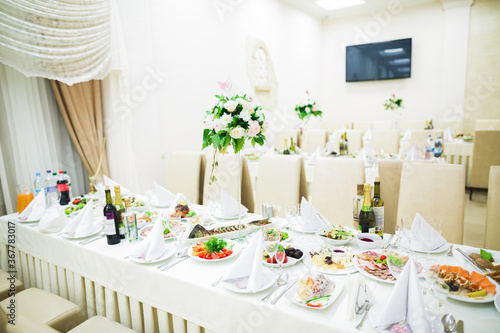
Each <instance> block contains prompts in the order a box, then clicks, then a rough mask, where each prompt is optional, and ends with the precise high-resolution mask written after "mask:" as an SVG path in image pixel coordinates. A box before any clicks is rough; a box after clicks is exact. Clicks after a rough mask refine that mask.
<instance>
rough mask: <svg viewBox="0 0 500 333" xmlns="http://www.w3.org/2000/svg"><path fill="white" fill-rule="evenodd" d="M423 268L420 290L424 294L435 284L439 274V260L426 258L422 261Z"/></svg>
mask: <svg viewBox="0 0 500 333" xmlns="http://www.w3.org/2000/svg"><path fill="white" fill-rule="evenodd" d="M422 265H423V269H424V279H423V280H421V281H423V283H422V291H423V293H424V296H425V295H426V294H427V292H428V291H429V290H431V289H432V287H433V286H434V284H436V282H437V279H438V276H439V262H438V261H437V260H434V259H429V260H426V261H424V262H423V263H422Z"/></svg>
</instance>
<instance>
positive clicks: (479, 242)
mask: <svg viewBox="0 0 500 333" xmlns="http://www.w3.org/2000/svg"><path fill="white" fill-rule="evenodd" d="M487 197H488V195H487V192H486V191H474V193H473V194H472V200H469V191H468V190H466V191H465V211H464V245H469V246H474V247H483V246H484V232H485V231H484V230H485V225H486V199H487Z"/></svg>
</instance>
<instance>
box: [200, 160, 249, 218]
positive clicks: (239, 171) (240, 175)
mask: <svg viewBox="0 0 500 333" xmlns="http://www.w3.org/2000/svg"><path fill="white" fill-rule="evenodd" d="M238 158H239V159H240V161H239V162H238ZM212 160H213V157H209V158H208V159H207V166H206V168H205V177H204V184H203V204H204V205H206V204H207V202H208V200H209V198H210V197H211V196H212V197H213V196H217V197H218V196H219V195H220V189H221V188H222V189H224V190H225V191H226V192H227V193H228V194H229V195H231V196H232V197H233V198H235V199H236V200H238V179H239V180H240V191H241V204H242V205H243V206H245V207H246V208H248V211H249V212H251V213H253V212H254V209H255V208H254V207H255V202H254V197H253V187H252V181H251V179H250V172H249V170H248V164H247V159H246V158H244V157H243V156H241V155H238V154H218V155H217V157H216V160H217V162H218V166H217V168H216V170H215V173H214V175H215V177H216V178H217V180H216V181H215V182H213V183H212V184H211V185H210V184H209V183H210V176H211V172H212ZM238 163H239V164H238Z"/></svg>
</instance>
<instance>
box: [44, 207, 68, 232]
mask: <svg viewBox="0 0 500 333" xmlns="http://www.w3.org/2000/svg"><path fill="white" fill-rule="evenodd" d="M66 224H68V218H67V217H66V214H64V207H61V206H59V205H57V206H56V205H54V206H52V207H50V208H48V209H47V210H46V211H45V214H43V216H42V218H41V219H40V223H39V224H38V230H39V231H40V232H45V233H53V232H59V231H61V230H62V229H63V228H64V227H65V226H66Z"/></svg>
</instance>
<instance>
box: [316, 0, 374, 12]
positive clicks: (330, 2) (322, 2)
mask: <svg viewBox="0 0 500 333" xmlns="http://www.w3.org/2000/svg"><path fill="white" fill-rule="evenodd" d="M315 2H316V4H317V5H318V6H320V7H321V8H324V9H326V10H334V9H341V8H347V7H354V6H359V5H363V4H365V0H316V1H315Z"/></svg>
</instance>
